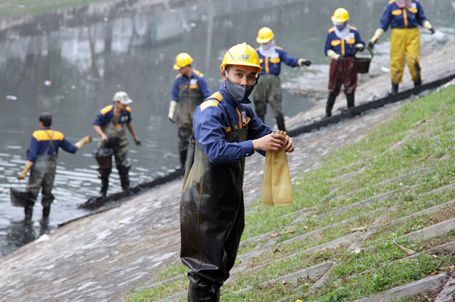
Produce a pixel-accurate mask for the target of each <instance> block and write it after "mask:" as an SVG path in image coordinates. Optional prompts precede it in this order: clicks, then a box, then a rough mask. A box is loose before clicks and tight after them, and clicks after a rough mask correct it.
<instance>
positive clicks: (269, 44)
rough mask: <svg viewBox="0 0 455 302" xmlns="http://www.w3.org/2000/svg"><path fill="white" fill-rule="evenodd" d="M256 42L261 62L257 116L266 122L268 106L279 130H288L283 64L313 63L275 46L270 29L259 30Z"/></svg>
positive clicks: (255, 101)
mask: <svg viewBox="0 0 455 302" xmlns="http://www.w3.org/2000/svg"><path fill="white" fill-rule="evenodd" d="M256 41H257V42H258V43H259V44H260V46H259V48H258V49H257V53H258V54H259V59H260V62H261V68H262V71H261V75H260V78H259V81H258V84H257V85H256V89H255V91H254V96H253V100H254V107H255V109H256V114H257V116H258V117H259V118H260V119H261V120H262V121H265V115H266V114H267V104H270V107H271V108H272V113H273V116H274V117H275V119H276V124H277V127H278V129H279V130H286V126H285V123H284V116H283V110H282V105H281V103H282V89H281V80H280V77H279V76H280V72H281V63H282V62H283V63H285V64H286V65H288V66H291V67H297V66H310V65H311V61H310V60H305V59H298V58H294V57H292V56H290V55H289V54H288V53H287V52H286V51H284V50H283V48H281V47H278V46H276V45H275V40H274V34H273V31H272V30H271V29H270V28H268V27H263V28H261V29H260V30H259V32H258V35H257V37H256Z"/></svg>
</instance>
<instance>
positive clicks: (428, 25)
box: [422, 20, 435, 35]
mask: <svg viewBox="0 0 455 302" xmlns="http://www.w3.org/2000/svg"><path fill="white" fill-rule="evenodd" d="M422 25H423V27H425V28H426V29H428V30H429V31H430V33H431V34H432V35H433V34H434V33H435V30H434V27H433V25H431V23H430V21H428V20H425V21H423V24H422Z"/></svg>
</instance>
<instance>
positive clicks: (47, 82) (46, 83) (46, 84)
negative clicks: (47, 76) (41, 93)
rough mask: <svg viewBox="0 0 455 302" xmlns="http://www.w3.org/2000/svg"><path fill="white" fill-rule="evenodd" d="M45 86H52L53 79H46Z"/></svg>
mask: <svg viewBox="0 0 455 302" xmlns="http://www.w3.org/2000/svg"><path fill="white" fill-rule="evenodd" d="M44 86H46V87H51V86H52V81H51V80H46V81H44Z"/></svg>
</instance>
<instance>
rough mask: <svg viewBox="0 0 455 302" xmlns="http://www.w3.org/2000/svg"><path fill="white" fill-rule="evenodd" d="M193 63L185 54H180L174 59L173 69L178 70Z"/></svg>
mask: <svg viewBox="0 0 455 302" xmlns="http://www.w3.org/2000/svg"><path fill="white" fill-rule="evenodd" d="M191 63H193V58H192V57H191V56H190V55H189V54H188V53H186V52H181V53H179V54H178V55H177V56H176V57H175V64H174V69H175V70H179V69H181V68H183V67H185V66H188V65H190V64H191Z"/></svg>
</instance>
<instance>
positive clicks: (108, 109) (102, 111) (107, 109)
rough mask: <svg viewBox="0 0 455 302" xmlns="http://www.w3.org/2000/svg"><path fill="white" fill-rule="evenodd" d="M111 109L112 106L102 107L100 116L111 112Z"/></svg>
mask: <svg viewBox="0 0 455 302" xmlns="http://www.w3.org/2000/svg"><path fill="white" fill-rule="evenodd" d="M112 107H114V106H113V105H109V106H106V107H104V108H103V109H101V111H100V113H101V114H102V115H105V114H106V113H108V112H109V111H111V110H112Z"/></svg>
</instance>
